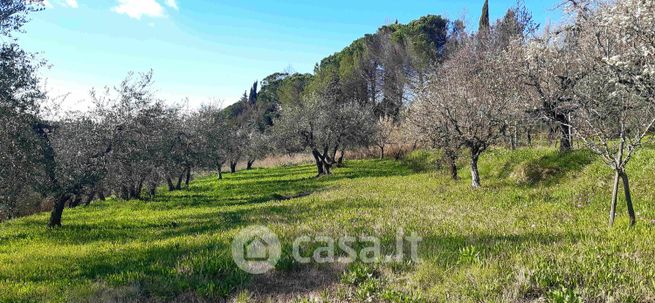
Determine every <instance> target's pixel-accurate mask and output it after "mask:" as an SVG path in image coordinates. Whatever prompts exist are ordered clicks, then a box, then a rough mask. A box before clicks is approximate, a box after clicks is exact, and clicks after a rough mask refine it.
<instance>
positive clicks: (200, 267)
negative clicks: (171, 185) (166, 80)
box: [0, 149, 655, 302]
mask: <svg viewBox="0 0 655 303" xmlns="http://www.w3.org/2000/svg"><path fill="white" fill-rule="evenodd" d="M418 158H421V157H418ZM410 160H412V159H411V158H410ZM416 161H418V160H416V157H415V158H414V162H416ZM481 161H482V162H481V172H482V176H483V186H484V188H483V189H481V190H472V189H470V188H469V185H468V184H469V182H468V180H466V178H467V177H468V175H467V172H466V169H462V171H461V173H462V178H463V180H461V181H456V182H455V181H451V180H449V179H448V177H447V174H446V173H443V172H440V173H437V174H435V173H431V172H423V173H417V172H414V171H413V170H412V169H410V167H416V163H412V162H411V161H409V162H407V163H399V162H393V161H351V162H348V163H347V167H346V168H341V169H338V170H336V174H335V175H334V176H330V177H326V178H321V179H315V178H312V176H313V174H314V172H313V167H311V166H299V167H281V168H275V169H258V170H253V171H243V172H239V173H237V174H231V175H227V176H226V179H225V180H222V181H220V182H219V181H217V180H215V179H214V178H205V179H201V180H197V181H195V182H193V183H192V186H191V188H190V190H188V191H180V192H174V193H163V192H162V193H161V194H160V195H159V198H158V199H157V200H156V201H147V202H143V201H129V202H120V201H107V202H103V203H95V204H93V205H92V206H90V207H86V208H78V209H72V210H70V209H67V210H66V212H65V213H64V225H65V226H64V227H63V228H60V229H54V230H47V229H46V228H45V227H44V226H45V222H46V219H47V214H40V215H35V216H31V217H26V218H22V219H18V220H13V221H10V222H6V223H2V224H1V225H0V301H1V302H27V301H49V302H64V301H75V302H85V301H87V302H98V301H115V300H117V299H127V300H134V301H145V300H150V301H173V300H177V301H190V300H192V299H209V300H220V299H222V298H227V297H231V296H234V295H237V294H239V293H241V294H240V295H239V296H238V297H239V299H246V298H248V297H249V296H250V293H249V292H248V289H252V285H253V283H252V279H253V277H251V276H249V275H247V274H245V273H243V272H240V271H239V270H238V269H237V268H236V265H234V264H233V262H232V259H231V254H230V248H229V247H230V242H231V239H232V237H233V236H234V235H235V234H236V233H237V232H238V231H239V229H240V228H243V227H245V226H248V225H251V224H260V225H266V226H268V227H270V228H271V229H272V230H273V231H275V232H276V233H277V234H278V235H279V236H280V238H281V241H282V243H283V244H284V245H285V251H284V255H283V260H282V262H280V264H279V269H278V270H277V272H279V273H281V274H280V275H281V276H282V277H284V274H285V273H289V275H293V274H300V273H301V272H303V270H305V268H304V267H307V266H300V265H297V264H294V263H293V262H292V261H290V257H289V255H290V251H289V247H290V245H291V244H290V243H291V241H292V239H293V238H295V237H297V236H301V235H305V234H310V235H328V236H343V235H373V236H379V237H381V238H382V239H383V243H386V244H388V246H391V247H393V241H394V237H395V234H396V230H397V228H403V229H404V230H405V231H406V232H408V233H409V232H411V231H416V232H418V233H419V234H420V235H421V236H422V237H423V238H424V240H423V242H422V243H421V245H420V246H419V249H420V257H421V258H422V260H421V262H419V263H412V262H410V261H409V260H406V261H403V262H398V263H394V264H377V265H359V264H355V265H351V266H350V267H349V268H348V269H347V271H346V272H345V273H344V274H343V275H341V274H340V276H341V278H340V279H339V280H338V281H335V282H336V286H330V289H329V291H327V290H326V291H323V292H321V291H320V289H318V290H317V292H318V293H319V294H320V295H322V296H323V297H325V298H327V299H331V300H336V301H343V300H350V301H363V300H371V301H395V302H411V301H452V302H454V301H461V302H479V301H491V302H499V301H505V302H514V301H532V300H537V299H546V300H547V301H552V302H577V301H603V302H604V301H606V300H609V299H614V300H615V301H617V302H629V301H633V302H651V301H653V300H655V263H654V262H653V259H654V258H655V247H654V246H653V243H655V242H653V240H655V239H654V238H655V233H654V232H655V226H654V225H653V224H652V223H651V220H652V219H655V205H653V203H652V201H653V198H654V197H655V189H653V188H654V185H655V184H654V183H655V180H653V173H654V172H655V150H646V151H644V152H642V153H640V154H639V155H638V157H637V158H636V159H635V160H634V162H633V164H632V165H631V166H630V168H629V172H630V173H631V177H632V180H633V191H634V195H635V203H636V207H637V210H638V212H639V220H640V221H639V225H638V226H637V227H636V228H634V229H628V228H627V218H626V216H625V214H624V213H625V207H624V205H621V207H620V208H619V212H620V217H619V218H618V222H617V225H616V227H615V228H612V229H610V228H608V227H607V217H608V216H607V213H608V205H609V201H608V200H609V194H610V193H609V190H610V183H611V179H612V178H611V171H609V170H608V169H607V168H605V167H604V166H603V164H602V163H600V162H599V161H598V160H596V159H595V158H594V157H593V156H591V155H589V154H587V153H585V152H575V153H572V154H570V155H568V156H565V157H559V156H558V155H557V153H556V152H555V151H554V150H551V149H530V150H528V149H522V150H518V151H505V150H494V151H491V152H489V153H488V154H486V155H484V156H483V158H482V160H481ZM408 163H409V164H408ZM307 191H311V192H312V195H310V196H308V197H303V198H299V199H293V200H288V201H275V198H276V197H278V196H279V195H293V194H297V193H301V192H307ZM309 267H312V268H315V269H317V270H316V271H318V272H319V273H320V272H321V271H322V270H325V271H327V269H326V268H325V266H323V267H322V266H321V265H310V266H309ZM280 275H278V276H277V279H280ZM271 277H274V276H271ZM256 279H257V280H258V282H261V280H262V279H266V277H263V278H262V277H259V278H256ZM308 279H309V278H308ZM312 279H313V278H312ZM244 289H245V290H244ZM277 291H279V292H282V291H284V290H283V289H278V290H277ZM263 295H266V293H264V294H263Z"/></svg>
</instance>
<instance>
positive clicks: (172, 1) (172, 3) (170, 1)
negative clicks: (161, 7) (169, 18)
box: [166, 0, 180, 10]
mask: <svg viewBox="0 0 655 303" xmlns="http://www.w3.org/2000/svg"><path fill="white" fill-rule="evenodd" d="M166 5H167V6H168V7H171V8H174V9H175V10H179V9H180V8H179V7H178V6H177V0H166Z"/></svg>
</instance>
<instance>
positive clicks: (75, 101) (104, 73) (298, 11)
mask: <svg viewBox="0 0 655 303" xmlns="http://www.w3.org/2000/svg"><path fill="white" fill-rule="evenodd" d="M515 2H516V0H490V5H489V6H490V14H491V19H492V20H495V19H498V18H500V17H502V16H503V15H504V14H505V12H506V11H507V9H508V8H510V7H512V6H513V5H514V4H515ZM525 2H526V5H527V7H528V8H529V9H530V10H531V11H532V13H533V16H534V19H535V21H536V22H537V23H539V24H541V25H544V24H546V23H547V22H551V23H557V22H559V20H560V19H561V13H560V12H559V10H558V9H557V4H558V3H559V0H525ZM482 4H483V0H403V1H398V0H376V1H373V0H313V1H309V0H46V6H47V8H46V9H45V10H43V11H41V12H38V13H35V14H33V15H32V17H31V19H32V20H31V21H30V22H29V23H28V24H27V25H26V27H25V30H26V33H24V34H21V35H20V36H19V43H20V44H21V45H22V46H23V47H24V48H25V49H27V50H28V51H31V52H38V53H39V54H40V56H41V57H42V58H44V59H46V60H47V61H48V64H49V68H47V69H45V70H43V71H41V73H42V76H43V78H44V79H46V87H47V89H48V90H49V91H50V94H51V95H52V96H58V95H63V94H66V93H68V94H69V97H68V98H67V99H66V102H65V104H64V107H65V108H68V109H85V108H87V107H88V105H89V104H90V103H89V102H88V99H89V97H88V92H89V91H90V89H91V88H94V87H95V88H102V87H105V86H107V85H109V86H113V85H115V84H117V83H119V82H120V81H121V80H122V79H124V78H125V76H126V75H127V73H128V72H129V71H135V72H146V71H149V70H150V69H152V70H153V71H154V79H155V89H156V90H157V95H158V96H159V97H160V98H162V99H166V100H167V102H171V103H180V102H182V100H183V99H185V98H188V99H189V102H188V105H189V107H198V106H199V105H200V104H206V103H220V104H222V105H224V106H225V105H229V104H231V103H234V102H236V101H237V100H238V99H239V97H240V96H241V95H242V94H243V92H244V91H245V90H248V89H249V87H250V85H252V83H253V82H254V81H257V80H261V79H263V78H265V77H266V76H267V75H269V74H272V73H274V72H279V71H295V72H302V73H305V72H312V71H313V68H314V65H315V64H316V63H317V62H319V61H320V60H321V59H322V58H324V57H326V56H328V55H330V54H332V53H334V52H337V51H340V50H341V49H343V48H344V47H346V46H347V45H349V44H350V43H351V42H352V41H353V40H355V39H357V38H359V37H361V36H363V35H364V34H367V33H373V32H375V31H376V30H377V28H379V27H380V26H381V25H384V24H388V23H391V22H394V21H395V20H398V21H399V22H401V23H407V22H409V21H411V20H414V19H417V18H419V17H421V16H424V15H428V14H433V15H442V16H445V17H447V18H450V19H457V18H462V17H465V20H466V21H467V23H468V24H469V28H473V29H475V28H477V22H478V19H479V17H480V14H481V8H482Z"/></svg>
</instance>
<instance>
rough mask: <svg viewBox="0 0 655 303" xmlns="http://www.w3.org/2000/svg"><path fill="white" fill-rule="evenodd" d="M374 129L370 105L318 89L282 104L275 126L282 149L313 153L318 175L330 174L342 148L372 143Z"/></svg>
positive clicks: (274, 129) (277, 140)
mask: <svg viewBox="0 0 655 303" xmlns="http://www.w3.org/2000/svg"><path fill="white" fill-rule="evenodd" d="M374 131H375V119H374V115H373V110H372V108H371V107H369V106H367V105H363V104H361V103H359V102H354V101H353V102H339V101H338V100H337V99H336V98H333V97H332V96H330V95H329V94H323V95H319V94H315V93H314V94H310V95H308V96H306V97H305V98H303V99H302V101H300V102H294V103H289V104H286V105H285V106H284V107H282V108H281V109H280V118H279V119H277V120H276V121H275V122H274V126H273V132H274V134H275V137H276V142H278V144H279V146H280V147H281V148H282V149H283V150H285V151H286V152H290V153H291V152H302V151H305V150H309V151H310V152H311V153H312V156H313V157H314V160H315V163H316V169H317V173H318V176H321V175H329V174H331V169H332V166H333V165H335V164H336V163H337V162H338V160H336V154H337V152H338V151H339V150H343V149H346V148H353V147H358V146H367V145H369V144H370V143H371V142H370V140H371V139H372V138H373V135H374Z"/></svg>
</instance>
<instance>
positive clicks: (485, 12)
mask: <svg viewBox="0 0 655 303" xmlns="http://www.w3.org/2000/svg"><path fill="white" fill-rule="evenodd" d="M489 27H490V25H489V0H485V1H484V6H483V7H482V16H480V28H479V31H480V32H481V33H482V32H485V33H486V32H489Z"/></svg>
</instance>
